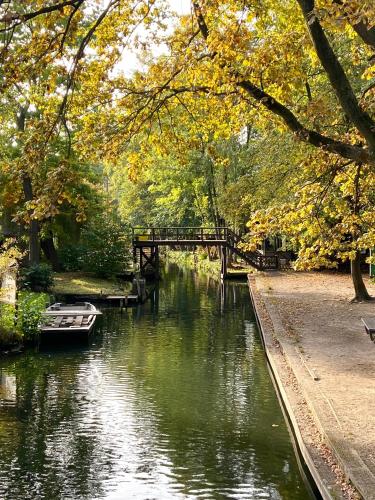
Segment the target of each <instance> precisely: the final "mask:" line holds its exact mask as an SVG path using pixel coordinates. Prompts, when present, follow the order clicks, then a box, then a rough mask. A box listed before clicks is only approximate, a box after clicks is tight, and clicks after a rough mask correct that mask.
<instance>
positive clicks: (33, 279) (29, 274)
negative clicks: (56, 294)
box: [21, 264, 53, 292]
mask: <svg viewBox="0 0 375 500" xmlns="http://www.w3.org/2000/svg"><path fill="white" fill-rule="evenodd" d="M52 285H53V274H52V268H51V266H49V265H48V264H36V265H33V266H30V267H27V268H24V269H22V272H21V288H23V289H26V290H32V291H34V292H41V291H47V290H48V289H49V288H51V286H52Z"/></svg>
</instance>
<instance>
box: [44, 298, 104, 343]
mask: <svg viewBox="0 0 375 500" xmlns="http://www.w3.org/2000/svg"><path fill="white" fill-rule="evenodd" d="M101 314H102V313H101V312H100V311H99V310H98V309H97V308H96V307H95V306H94V305H93V304H90V302H76V303H75V304H62V303H60V302H57V303H56V304H52V305H51V306H49V307H47V309H46V310H45V312H44V313H43V314H42V321H41V324H40V332H41V335H42V336H43V337H51V338H52V337H54V336H60V335H64V336H69V337H72V338H75V337H80V336H86V335H89V333H91V331H92V329H93V328H94V325H95V321H96V318H97V316H99V315H101Z"/></svg>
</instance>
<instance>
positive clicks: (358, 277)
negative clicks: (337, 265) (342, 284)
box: [350, 252, 371, 302]
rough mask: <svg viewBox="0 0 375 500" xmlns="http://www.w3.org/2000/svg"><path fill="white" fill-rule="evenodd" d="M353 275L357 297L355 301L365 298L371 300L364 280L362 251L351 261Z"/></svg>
mask: <svg viewBox="0 0 375 500" xmlns="http://www.w3.org/2000/svg"><path fill="white" fill-rule="evenodd" d="M350 264H351V267H350V269H351V275H352V281H353V286H354V291H355V297H354V299H353V301H358V302H362V301H364V300H370V299H371V297H370V295H369V293H368V291H367V289H366V285H365V283H364V281H363V277H362V272H361V253H360V252H357V254H356V257H355V259H354V260H352V261H351V263H350Z"/></svg>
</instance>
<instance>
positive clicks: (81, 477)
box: [0, 267, 310, 500]
mask: <svg viewBox="0 0 375 500" xmlns="http://www.w3.org/2000/svg"><path fill="white" fill-rule="evenodd" d="M249 302H250V300H249V293H248V289H247V287H246V285H235V284H231V283H228V284H226V285H225V287H224V288H223V287H221V285H220V284H218V283H217V282H215V281H213V280H212V279H210V278H208V277H205V276H198V275H197V274H195V273H194V272H192V271H190V270H186V269H181V268H175V267H171V268H170V269H169V272H168V273H166V275H165V277H164V279H163V281H162V282H161V284H160V288H159V291H158V293H156V294H155V296H154V297H153V300H151V301H149V302H148V303H147V304H145V305H144V306H142V307H140V308H134V309H128V310H124V311H123V312H122V313H121V312H120V311H119V310H118V309H107V310H106V311H105V314H104V317H103V321H102V324H101V326H100V328H99V329H98V330H99V331H98V332H97V333H96V335H95V336H93V338H92V340H91V341H90V343H89V344H88V345H86V346H75V347H71V348H60V349H57V348H56V347H55V348H53V349H52V348H49V349H43V350H40V351H39V352H34V351H28V352H27V353H25V354H23V355H21V356H19V357H17V358H12V359H6V360H4V359H3V360H2V361H0V371H1V380H0V382H1V385H0V398H1V406H0V498H1V499H9V500H26V499H48V500H53V499H64V500H65V499H74V500H77V499H97V498H98V499H113V500H114V499H116V500H128V499H139V500H153V499H155V500H169V499H171V500H172V499H201V498H202V499H288V500H294V499H296V500H297V499H301V500H302V499H303V500H306V499H308V498H310V495H309V493H308V490H307V488H306V486H305V484H304V482H303V480H302V478H301V475H300V471H299V468H298V464H297V460H296V458H295V455H294V451H293V447H292V444H291V440H290V436H289V433H288V430H287V427H286V424H285V422H284V418H283V415H282V412H281V409H280V406H279V403H278V400H277V397H276V394H275V391H274V388H273V385H272V382H271V379H270V376H269V373H268V369H267V365H266V361H265V356H264V352H263V349H262V345H261V341H260V338H259V334H258V331H257V327H256V323H255V318H254V313H253V311H252V309H251V306H250V303H249Z"/></svg>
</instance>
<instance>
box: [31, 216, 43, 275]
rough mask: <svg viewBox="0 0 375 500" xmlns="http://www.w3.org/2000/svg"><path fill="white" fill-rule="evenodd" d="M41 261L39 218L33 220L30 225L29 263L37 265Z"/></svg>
mask: <svg viewBox="0 0 375 500" xmlns="http://www.w3.org/2000/svg"><path fill="white" fill-rule="evenodd" d="M39 262H40V245H39V222H38V221H37V220H32V221H31V222H30V226H29V264H30V266H35V265H38V264H39Z"/></svg>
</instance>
